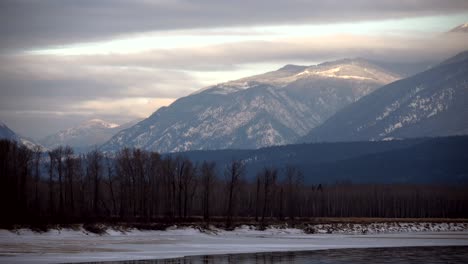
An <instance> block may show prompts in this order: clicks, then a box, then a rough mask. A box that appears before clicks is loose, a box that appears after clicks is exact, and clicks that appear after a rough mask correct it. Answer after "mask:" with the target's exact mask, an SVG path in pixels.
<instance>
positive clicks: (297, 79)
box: [102, 59, 399, 152]
mask: <svg viewBox="0 0 468 264" xmlns="http://www.w3.org/2000/svg"><path fill="white" fill-rule="evenodd" d="M398 78H399V76H398V75H397V74H394V73H392V72H390V71H387V70H384V69H382V68H380V67H378V66H376V65H374V64H372V63H370V62H366V61H364V60H359V61H358V60H354V59H347V60H340V61H334V62H330V63H325V64H319V65H313V66H298V65H286V66H284V67H282V68H280V69H278V70H276V71H271V72H267V73H264V74H259V75H255V76H250V77H246V78H242V79H239V80H234V81H229V82H225V83H221V84H217V85H213V86H210V87H207V88H205V89H202V90H200V91H198V92H196V93H193V94H191V95H189V96H186V97H183V98H180V99H178V100H176V101H175V102H174V103H173V104H171V105H170V106H168V107H164V108H161V109H159V110H158V111H156V112H155V113H154V114H152V115H151V116H150V117H149V118H147V119H145V120H143V121H141V122H140V123H138V124H137V125H135V126H133V127H131V128H129V129H126V130H124V131H121V132H119V133H118V134H116V135H115V136H114V137H112V139H111V140H109V141H108V142H107V143H106V144H104V145H103V146H102V149H103V150H104V151H116V150H118V149H120V148H122V147H137V148H142V149H146V150H153V151H159V152H174V151H185V150H197V149H225V148H259V147H265V146H271V145H281V144H288V143H291V142H294V141H295V140H296V139H298V138H299V137H301V136H303V135H305V134H306V133H307V132H308V131H310V129H312V128H313V127H315V126H317V125H319V124H321V123H322V122H323V121H324V120H325V119H327V118H328V117H330V116H331V115H333V114H334V113H335V112H336V111H337V110H339V109H341V108H343V107H345V106H346V105H348V104H350V103H353V102H355V101H356V100H358V99H359V98H361V97H362V96H364V95H366V94H368V93H370V92H372V91H373V90H375V89H376V88H378V87H380V86H381V85H384V84H387V83H389V82H391V81H395V80H397V79H398Z"/></svg>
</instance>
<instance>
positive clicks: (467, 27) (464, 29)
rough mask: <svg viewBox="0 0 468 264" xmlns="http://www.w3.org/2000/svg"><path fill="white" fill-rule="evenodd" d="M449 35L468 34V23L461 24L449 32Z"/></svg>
mask: <svg viewBox="0 0 468 264" xmlns="http://www.w3.org/2000/svg"><path fill="white" fill-rule="evenodd" d="M449 33H468V23H465V24H461V25H459V26H457V27H455V28H453V29H452V30H450V31H449Z"/></svg>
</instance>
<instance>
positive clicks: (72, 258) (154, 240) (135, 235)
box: [0, 223, 468, 263]
mask: <svg viewBox="0 0 468 264" xmlns="http://www.w3.org/2000/svg"><path fill="white" fill-rule="evenodd" d="M374 224H376V223H374ZM381 224H382V223H381ZM414 224H415V223H407V225H405V224H402V223H400V226H403V227H411V228H404V229H401V230H406V231H401V230H400V231H398V232H397V231H396V230H392V229H391V228H389V229H376V230H377V232H374V233H370V232H368V233H365V234H362V233H359V232H355V233H344V231H343V230H345V229H342V230H335V233H326V232H325V233H324V232H316V233H315V234H310V233H306V232H305V231H304V230H302V229H298V228H277V227H267V228H266V229H265V230H258V229H256V228H255V227H253V226H241V227H238V228H236V229H234V230H232V231H226V230H222V229H217V228H212V229H198V228H194V227H175V226H173V227H170V228H168V229H167V230H165V231H148V230H138V229H131V230H116V229H113V228H109V229H107V231H106V233H105V234H101V235H99V234H95V233H90V232H88V231H86V230H85V229H83V228H80V229H78V230H76V229H75V230H73V229H56V230H49V231H48V232H44V233H37V232H34V231H32V230H29V229H19V230H16V232H15V231H13V232H12V231H9V230H4V229H0V263H73V262H75V263H77V262H93V261H120V260H122V261H124V260H144V259H168V258H178V257H185V256H198V255H214V254H240V253H261V252H284V251H309V250H324V249H342V248H379V247H415V246H417V247H419V246H468V223H457V224H458V225H456V224H455V223H452V225H451V224H450V223H439V224H434V223H433V225H429V226H433V227H434V228H433V231H427V230H423V229H418V228H416V227H417V226H416V225H414ZM426 225H427V223H425V224H424V225H423V224H422V223H421V225H420V226H426ZM343 226H346V225H342V227H343ZM372 226H376V227H381V226H379V225H368V226H367V227H372ZM387 227H391V225H387ZM454 227H458V228H460V229H459V230H454ZM461 227H464V229H461ZM322 228H324V225H322ZM323 230H326V229H323ZM353 230H354V229H353ZM356 230H357V229H356ZM339 232H341V233H339ZM353 232H354V231H353Z"/></svg>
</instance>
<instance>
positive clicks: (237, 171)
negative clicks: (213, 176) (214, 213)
mask: <svg viewBox="0 0 468 264" xmlns="http://www.w3.org/2000/svg"><path fill="white" fill-rule="evenodd" d="M244 174H245V165H244V163H243V162H242V161H240V160H234V161H232V162H231V164H229V166H228V167H226V170H225V173H224V175H225V178H226V180H227V189H228V203H227V212H226V227H227V228H230V227H231V225H232V217H233V214H234V200H235V195H236V191H237V188H238V185H239V181H240V180H241V178H242V177H243V176H244Z"/></svg>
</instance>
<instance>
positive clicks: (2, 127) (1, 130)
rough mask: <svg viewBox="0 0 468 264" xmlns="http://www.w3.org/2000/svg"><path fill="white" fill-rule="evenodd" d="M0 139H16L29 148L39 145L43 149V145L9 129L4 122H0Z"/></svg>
mask: <svg viewBox="0 0 468 264" xmlns="http://www.w3.org/2000/svg"><path fill="white" fill-rule="evenodd" d="M0 139H7V140H10V141H16V142H18V143H19V144H21V145H24V146H26V147H28V148H30V149H34V148H35V147H40V148H41V149H43V150H45V149H46V148H44V147H43V146H41V145H40V144H38V143H36V142H34V141H33V140H32V139H29V138H26V137H23V136H20V135H18V134H17V133H16V132H14V131H13V130H11V129H10V128H9V127H8V126H7V125H6V124H4V123H3V122H0Z"/></svg>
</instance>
